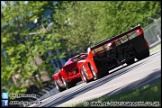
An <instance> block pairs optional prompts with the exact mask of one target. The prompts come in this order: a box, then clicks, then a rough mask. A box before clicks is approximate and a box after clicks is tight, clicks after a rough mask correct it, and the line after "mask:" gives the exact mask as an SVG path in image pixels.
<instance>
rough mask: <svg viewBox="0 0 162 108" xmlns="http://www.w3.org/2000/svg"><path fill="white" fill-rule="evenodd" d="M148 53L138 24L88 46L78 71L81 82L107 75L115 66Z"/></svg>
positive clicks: (146, 55) (130, 61)
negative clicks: (85, 56) (86, 54)
mask: <svg viewBox="0 0 162 108" xmlns="http://www.w3.org/2000/svg"><path fill="white" fill-rule="evenodd" d="M149 54H150V52H149V44H148V42H147V41H146V39H145V38H144V31H143V29H142V27H141V26H140V25H139V26H136V27H134V28H132V29H130V30H128V31H126V32H124V33H122V34H119V35H117V36H114V37H112V38H110V39H106V40H104V41H102V42H100V43H98V44H97V45H95V46H93V47H91V48H88V57H87V59H86V60H85V61H84V63H82V66H81V67H80V68H79V72H80V73H81V78H82V80H83V82H89V81H90V80H91V79H93V80H96V79H98V78H101V77H103V76H105V75H107V74H108V71H109V70H111V69H113V68H115V67H117V66H120V65H122V64H124V63H126V64H128V65H131V64H132V63H134V62H135V58H137V59H138V60H141V59H144V58H145V57H148V56H149Z"/></svg>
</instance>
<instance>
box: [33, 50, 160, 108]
mask: <svg viewBox="0 0 162 108" xmlns="http://www.w3.org/2000/svg"><path fill="white" fill-rule="evenodd" d="M109 72H110V74H109V75H107V76H105V77H103V78H100V79H98V80H96V81H91V82H89V83H82V82H79V83H78V84H77V86H75V87H72V88H70V89H68V90H65V91H63V92H60V93H57V94H55V95H53V96H51V97H48V98H46V99H44V100H42V101H41V102H42V103H41V105H35V104H33V105H31V106H30V107H32V106H38V107H62V106H68V105H70V104H76V103H79V102H86V101H87V100H90V99H94V98H98V97H102V96H107V95H112V94H118V93H121V92H122V93H123V92H127V91H130V90H134V89H136V88H139V87H142V86H144V85H146V84H150V83H154V82H157V81H161V50H158V51H156V52H153V53H151V54H150V56H149V57H147V58H145V59H143V60H140V61H136V62H135V63H134V64H132V65H129V66H127V65H123V66H120V67H119V68H118V69H115V70H111V71H109Z"/></svg>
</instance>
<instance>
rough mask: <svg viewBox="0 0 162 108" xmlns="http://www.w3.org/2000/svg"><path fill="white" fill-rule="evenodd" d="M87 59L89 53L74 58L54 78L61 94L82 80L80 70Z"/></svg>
mask: <svg viewBox="0 0 162 108" xmlns="http://www.w3.org/2000/svg"><path fill="white" fill-rule="evenodd" d="M86 58H87V53H81V54H79V55H77V56H75V57H73V58H70V59H69V60H68V61H67V62H66V63H65V65H64V66H63V67H62V68H61V69H60V71H59V72H58V73H56V74H54V75H53V76H52V78H53V79H54V83H55V86H56V88H57V89H58V91H60V92H61V91H63V90H65V89H68V88H70V87H72V86H74V85H75V84H76V83H77V82H78V81H80V80H81V77H80V73H79V71H78V68H79V66H81V64H82V62H83V61H84V59H86Z"/></svg>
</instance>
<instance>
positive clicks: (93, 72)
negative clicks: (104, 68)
mask: <svg viewBox="0 0 162 108" xmlns="http://www.w3.org/2000/svg"><path fill="white" fill-rule="evenodd" d="M90 69H91V72H92V74H93V79H94V80H97V79H99V75H98V73H96V72H95V70H94V68H93V66H92V65H90Z"/></svg>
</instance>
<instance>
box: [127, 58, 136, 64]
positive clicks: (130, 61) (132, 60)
mask: <svg viewBox="0 0 162 108" xmlns="http://www.w3.org/2000/svg"><path fill="white" fill-rule="evenodd" d="M134 62H135V60H134V58H132V59H130V60H128V61H127V62H126V63H127V65H131V64H133V63H134Z"/></svg>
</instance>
